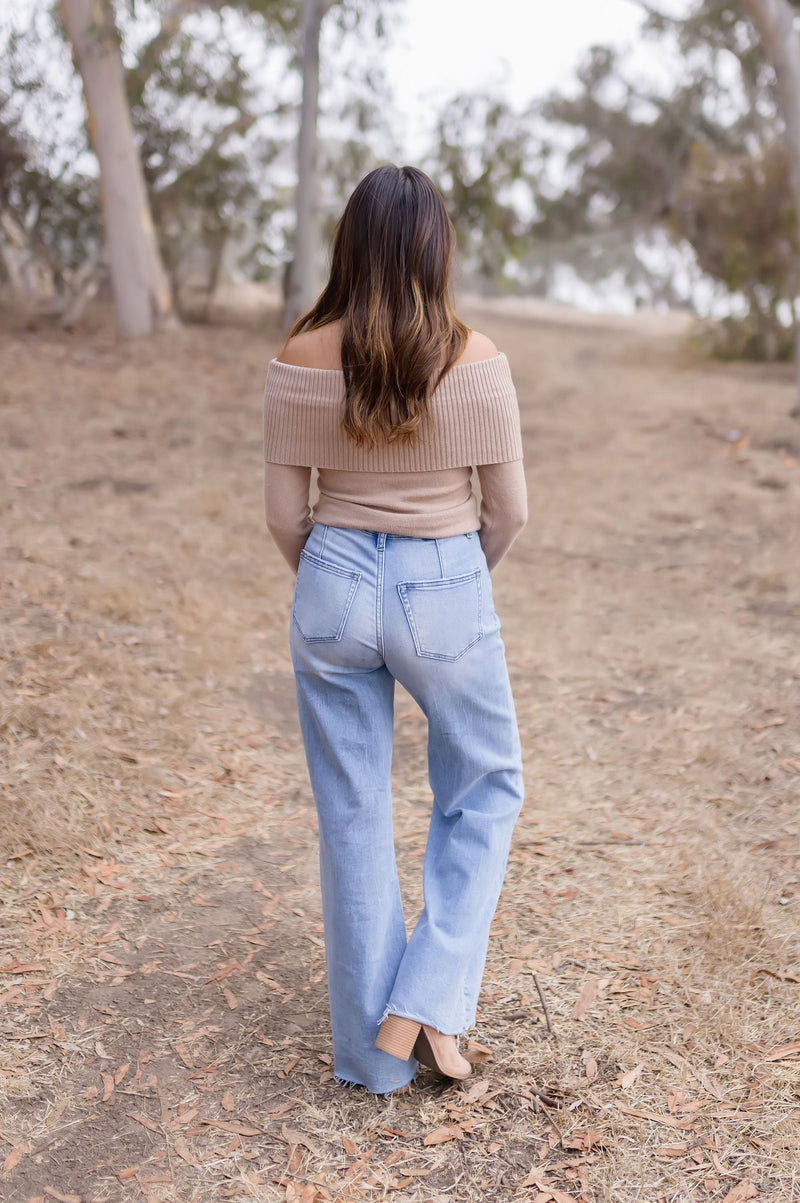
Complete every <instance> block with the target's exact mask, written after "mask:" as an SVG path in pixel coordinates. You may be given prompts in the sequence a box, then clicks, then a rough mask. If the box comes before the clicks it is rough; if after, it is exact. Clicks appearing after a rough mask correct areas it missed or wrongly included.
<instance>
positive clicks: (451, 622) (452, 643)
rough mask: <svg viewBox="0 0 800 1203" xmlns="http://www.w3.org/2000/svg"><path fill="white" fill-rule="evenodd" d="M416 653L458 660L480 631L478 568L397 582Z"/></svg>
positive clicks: (474, 641) (477, 637)
mask: <svg viewBox="0 0 800 1203" xmlns="http://www.w3.org/2000/svg"><path fill="white" fill-rule="evenodd" d="M397 591H398V593H399V594H400V600H401V601H402V603H403V608H404V610H405V612H406V618H407V619H408V625H409V627H410V628H411V637H412V639H413V640H414V647H415V648H416V651H417V655H418V656H430V657H431V658H432V659H434V660H459V659H460V658H461V656H463V655H464V653H465V652H466V651H469V649H470V648H471V647H472V645H473V644H475V643H477V642H478V640H479V639H480V638H481V636H482V635H483V623H482V615H481V570H480V568H476V569H475V571H474V572H468V573H465V574H464V575H463V576H451V577H443V578H441V579H440V580H436V581H401V582H400V584H399V585H398V586H397Z"/></svg>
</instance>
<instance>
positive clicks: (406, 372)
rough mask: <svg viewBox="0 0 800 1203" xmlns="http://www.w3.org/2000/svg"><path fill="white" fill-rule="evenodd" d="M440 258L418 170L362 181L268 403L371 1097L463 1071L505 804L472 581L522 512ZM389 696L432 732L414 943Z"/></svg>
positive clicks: (336, 1017)
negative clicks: (410, 707) (418, 714)
mask: <svg viewBox="0 0 800 1203" xmlns="http://www.w3.org/2000/svg"><path fill="white" fill-rule="evenodd" d="M454 241H455V238H454V231H453V227H452V225H451V223H450V220H449V218H448V216H447V213H446V211H445V207H444V203H443V201H442V198H441V196H440V194H439V193H438V191H437V190H436V188H435V186H434V185H433V183H432V182H431V180H430V179H428V177H427V176H426V175H424V173H423V172H421V171H418V170H416V169H415V168H413V167H395V166H384V167H379V168H377V169H376V170H375V171H372V172H370V173H369V175H367V176H366V177H365V178H364V179H363V180H362V181H361V183H360V184H359V185H358V187H357V188H356V190H355V192H354V193H353V195H352V196H351V197H350V200H349V201H348V203H347V206H346V208H345V210H344V213H343V215H342V217H341V219H340V221H339V225H338V227H337V231H336V236H335V239H334V243H333V251H332V263H331V272H330V279H329V281H328V284H327V285H326V287H325V289H324V291H323V292H322V294H321V296H320V298H319V300H318V301H317V303H316V304H315V305H314V307H313V309H312V310H311V311H310V312H309V313H307V314H306V315H305V316H304V317H302V318H301V319H300V320H299V321H298V322H297V324H296V325H295V326H294V328H293V330H292V332H291V334H290V337H289V338H288V340H287V342H286V345H285V347H284V348H283V351H282V352H281V355H280V357H279V358H278V359H277V360H273V361H272V362H271V363H270V365H269V369H268V373H267V382H266V390H265V398H264V452H265V460H266V486H265V501H266V516H267V525H268V527H269V530H270V532H271V534H272V536H273V538H274V539H275V541H276V543H277V544H278V547H279V548H280V550H281V552H282V553H283V555H284V556H285V558H286V560H287V561H288V562H289V564H290V566H291V567H292V569H293V570H294V571H295V572H296V573H297V582H296V586H295V593H294V602H293V608H292V621H291V636H290V641H291V652H292V662H293V665H294V670H295V678H296V685H297V701H298V707H299V713H300V725H301V729H302V733H303V741H304V744H305V751H306V759H307V762H308V770H309V775H310V778H311V786H312V790H313V793H314V799H315V802H316V806H317V813H318V817H319V838H320V877H321V887H322V904H323V918H324V927H325V953H326V960H327V967H328V990H329V997H330V1009H331V1026H332V1029H333V1045H334V1071H335V1075H336V1077H337V1079H339V1080H340V1081H342V1082H347V1083H358V1084H361V1085H364V1086H366V1087H367V1089H368V1090H370V1091H372V1092H373V1093H376V1094H385V1093H388V1092H390V1091H393V1090H397V1089H398V1088H400V1087H402V1086H404V1085H406V1084H407V1083H408V1082H410V1081H411V1080H412V1078H413V1077H414V1075H415V1072H416V1069H417V1065H418V1062H419V1061H421V1062H423V1063H424V1064H426V1065H429V1066H431V1067H432V1068H434V1069H436V1070H438V1071H439V1072H440V1073H442V1074H444V1075H446V1076H448V1077H452V1078H464V1077H466V1076H467V1074H468V1073H469V1072H470V1068H471V1066H470V1063H469V1062H468V1061H467V1060H465V1058H464V1057H462V1056H461V1054H460V1053H459V1051H458V1045H457V1040H456V1036H457V1035H458V1034H460V1033H462V1032H464V1031H465V1030H466V1029H467V1028H468V1027H470V1026H471V1025H472V1024H473V1023H474V1021H475V1007H476V1002H477V997H478V991H479V987H480V982H481V977H482V974H483V967H484V961H485V957H486V945H487V941H488V933H489V924H490V922H491V918H492V915H493V913H494V909H495V906H496V903H497V898H498V895H499V893H500V887H501V884H502V879H503V874H504V871H505V865H506V860H507V856H508V847H509V841H510V837H511V831H512V828H513V826H514V822H515V820H516V817H517V814H518V813H519V809H520V806H521V804H522V775H521V761H520V748H519V736H518V733H517V726H516V720H515V716H514V705H513V699H512V696H511V691H510V687H509V682H508V673H507V670H506V664H505V656H504V649H503V644H502V641H501V639H500V635H499V625H500V624H499V622H498V619H497V616H496V614H495V611H494V606H493V603H492V591H491V582H490V577H489V571H490V569H492V568H493V567H494V566H495V565H496V564H497V563H498V561H499V560H500V559H501V557H502V556H503V555H504V554H505V552H506V551H507V549H508V547H509V546H510V544H511V542H512V540H513V538H514V537H515V535H516V534H517V532H518V531H519V530H520V529H521V527H522V526H523V525H524V522H525V520H526V517H527V503H526V494H525V477H524V473H523V468H522V449H521V438H520V430H519V411H518V408H517V403H516V397H515V393H514V387H513V384H512V382H511V377H510V373H509V368H508V362H507V360H506V358H505V356H504V355H500V354H498V352H497V348H496V347H495V346H494V344H493V343H492V342H491V341H490V340H489V339H488V338H486V337H485V336H484V335H481V334H477V333H475V332H473V331H470V330H469V329H468V328H467V327H466V326H465V325H464V323H463V322H461V321H460V320H459V319H458V317H457V316H456V314H455V313H454V311H453V307H452V303H451V301H450V296H449V275H450V267H451V261H452V257H453V250H454ZM473 466H475V467H476V468H477V471H478V476H479V479H480V485H481V493H482V500H481V503H480V508H479V504H478V501H477V499H476V497H475V494H474V493H473V491H472V485H471V480H472V468H473ZM312 468H316V469H317V471H318V487H319V500H318V501H317V503H316V505H315V506H314V509H313V512H312V511H311V510H310V508H309V487H310V480H311V470H312ZM395 681H400V682H401V683H402V685H404V686H405V688H406V689H407V690H408V691H409V693H411V694H412V695H413V697H414V698H415V699H416V700H417V702H418V703H419V705H420V706H421V708H422V710H423V711H424V713H425V715H426V716H427V720H428V768H429V779H430V784H431V787H432V791H433V811H432V816H431V821H430V828H429V832H428V842H427V849H426V853H425V863H424V869H423V885H424V893H425V905H424V909H423V911H422V914H421V915H420V918H419V920H418V922H417V924H416V926H415V928H414V931H413V934H412V935H411V937H410V939H409V940H408V941H407V939H406V929H405V923H404V919H403V910H402V905H401V900H400V890H399V886H398V879H397V870H396V865H395V854H394V842H393V833H392V800H391V787H390V771H391V759H392V732H393V700H394V685H395Z"/></svg>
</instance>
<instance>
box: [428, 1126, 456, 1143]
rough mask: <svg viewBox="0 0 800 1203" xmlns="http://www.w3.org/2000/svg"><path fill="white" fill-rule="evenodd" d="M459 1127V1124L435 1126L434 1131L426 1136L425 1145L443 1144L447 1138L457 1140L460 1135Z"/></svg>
mask: <svg viewBox="0 0 800 1203" xmlns="http://www.w3.org/2000/svg"><path fill="white" fill-rule="evenodd" d="M458 1132H459V1128H458V1125H457V1124H446V1125H445V1126H444V1127H443V1128H434V1130H433V1131H432V1132H429V1133H428V1135H427V1136H426V1137H425V1138H424V1140H423V1141H422V1143H423V1144H424V1145H443V1144H444V1143H445V1141H447V1140H455V1139H456V1137H457V1136H458Z"/></svg>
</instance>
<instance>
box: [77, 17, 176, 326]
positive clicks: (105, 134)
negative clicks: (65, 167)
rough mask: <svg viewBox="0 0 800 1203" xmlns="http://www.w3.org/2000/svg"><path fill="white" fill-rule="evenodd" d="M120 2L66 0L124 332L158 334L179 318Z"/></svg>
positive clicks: (111, 268)
mask: <svg viewBox="0 0 800 1203" xmlns="http://www.w3.org/2000/svg"><path fill="white" fill-rule="evenodd" d="M112 3H113V0H61V11H62V15H63V20H64V28H65V29H66V33H67V37H68V38H69V40H70V42H71V44H72V53H73V56H74V59H75V64H76V66H77V68H78V71H79V72H80V75H81V78H82V80H83V92H84V96H85V99H86V109H87V113H88V117H89V138H90V141H91V144H92V147H93V149H94V151H95V154H96V155H97V159H98V162H99V164H100V194H101V207H102V213H103V228H104V232H105V241H106V250H107V254H108V261H109V267H110V271H111V287H112V291H113V294H114V305H115V309H116V314H117V324H118V326H119V330H120V333H121V334H123V335H125V336H128V337H134V336H138V335H143V334H152V333H153V331H154V330H155V329H156V328H157V327H158V326H160V325H167V324H172V323H174V321H175V319H174V317H173V312H172V299H171V296H170V289H169V283H168V280H167V274H166V272H165V271H164V265H163V263H162V261H161V254H160V252H159V249H158V243H157V241H156V234H155V229H154V228H153V219H152V216H151V212H150V203H149V200H148V196H147V189H146V187H145V182H144V174H143V172H142V164H141V160H140V158H139V152H138V150H137V147H136V142H135V140H134V135H133V124H132V122H131V115H130V109H129V107H128V99H127V96H126V93H125V75H124V68H123V66H122V59H121V56H120V52H119V46H118V44H117V31H116V27H115V25H114V12H113V7H112Z"/></svg>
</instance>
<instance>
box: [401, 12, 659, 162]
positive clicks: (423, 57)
mask: <svg viewBox="0 0 800 1203" xmlns="http://www.w3.org/2000/svg"><path fill="white" fill-rule="evenodd" d="M675 6H676V0H673V2H672V7H673V8H674V7H675ZM665 7H666V5H665ZM398 10H399V11H398V12H397V15H396V16H394V17H393V20H392V28H393V37H392V39H391V47H390V48H389V50H388V54H387V57H386V70H387V75H388V77H389V81H390V83H391V86H392V89H393V91H394V94H395V97H396V101H397V107H398V109H399V110H400V112H401V113H402V114H403V120H404V128H403V129H401V130H399V131H398V133H399V135H400V138H399V140H400V141H401V143H402V144H403V147H404V150H406V153H407V154H408V155H409V156H413V155H414V154H415V153H418V152H419V151H420V150H421V149H422V147H423V146H424V142H425V139H424V132H423V131H424V130H425V127H426V125H428V123H429V121H430V117H431V115H432V114H433V113H434V112H435V111H436V110H437V109H439V108H440V107H441V103H442V101H444V100H446V99H448V98H449V97H451V96H453V95H454V94H456V93H457V92H459V91H467V90H468V91H477V90H478V89H480V88H489V89H492V90H495V91H500V92H502V93H503V94H504V95H505V96H507V97H508V98H509V99H510V100H511V101H513V102H514V103H515V104H518V105H524V104H526V103H527V102H528V101H529V100H532V99H533V97H534V96H540V95H541V94H542V93H543V92H546V91H548V90H549V89H550V88H552V87H555V86H563V85H565V84H567V83H568V82H569V79H570V77H571V76H572V75H573V74H574V70H575V65H576V63H577V62H578V60H579V58H580V57H581V54H582V53H583V51H585V50H586V48H587V47H589V46H591V45H593V44H595V43H598V42H614V43H616V44H621V45H630V44H633V43H635V42H636V40H637V37H636V34H637V30H638V29H639V26H640V25H641V22H642V10H641V8H640V7H639V6H638V4H637V3H636V0H491V2H490V3H487V2H486V0H402V3H401V4H399V5H398Z"/></svg>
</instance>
